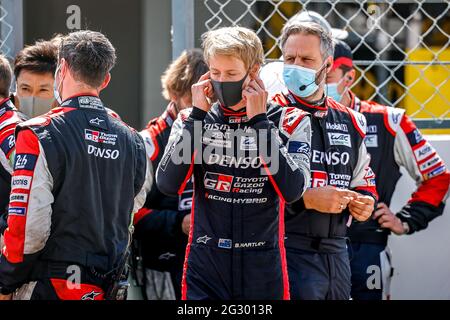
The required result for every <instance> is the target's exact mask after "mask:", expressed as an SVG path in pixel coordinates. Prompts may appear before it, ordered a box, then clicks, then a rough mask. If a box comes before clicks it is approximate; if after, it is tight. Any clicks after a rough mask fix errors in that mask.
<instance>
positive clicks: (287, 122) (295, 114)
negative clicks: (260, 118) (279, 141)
mask: <svg viewBox="0 0 450 320" xmlns="http://www.w3.org/2000/svg"><path fill="white" fill-rule="evenodd" d="M310 117H311V115H310V114H309V113H308V112H306V111H303V110H301V109H299V108H296V107H292V106H285V107H283V106H280V105H278V104H273V103H272V104H270V105H269V107H268V109H267V118H268V119H269V120H270V121H272V122H273V123H274V124H275V125H276V126H277V127H278V128H279V129H280V131H281V132H282V133H283V134H285V135H287V136H290V135H292V134H293V132H294V131H295V129H297V127H299V126H300V124H301V123H302V120H303V119H305V118H310Z"/></svg>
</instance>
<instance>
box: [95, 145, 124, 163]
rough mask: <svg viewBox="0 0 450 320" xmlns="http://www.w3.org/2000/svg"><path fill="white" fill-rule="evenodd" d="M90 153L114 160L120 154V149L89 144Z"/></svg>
mask: <svg viewBox="0 0 450 320" xmlns="http://www.w3.org/2000/svg"><path fill="white" fill-rule="evenodd" d="M88 154H91V155H94V156H95V157H97V158H103V159H112V160H116V159H117V158H119V156H120V152H119V150H112V149H104V148H97V147H95V146H92V145H88Z"/></svg>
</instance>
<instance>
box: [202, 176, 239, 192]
mask: <svg viewBox="0 0 450 320" xmlns="http://www.w3.org/2000/svg"><path fill="white" fill-rule="evenodd" d="M204 183H205V188H206V189H211V190H216V191H222V192H230V191H231V186H232V185H233V176H228V175H225V174H217V173H212V172H206V173H205V179H204Z"/></svg>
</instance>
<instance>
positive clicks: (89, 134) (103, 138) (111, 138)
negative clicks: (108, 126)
mask: <svg viewBox="0 0 450 320" xmlns="http://www.w3.org/2000/svg"><path fill="white" fill-rule="evenodd" d="M84 139H86V140H88V141H93V142H97V143H104V144H110V145H115V144H116V140H117V134H109V133H104V132H101V131H96V130H90V129H85V130H84Z"/></svg>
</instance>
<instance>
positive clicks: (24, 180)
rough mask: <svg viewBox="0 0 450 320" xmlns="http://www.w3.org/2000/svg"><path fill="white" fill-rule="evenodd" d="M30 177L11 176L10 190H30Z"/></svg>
mask: <svg viewBox="0 0 450 320" xmlns="http://www.w3.org/2000/svg"><path fill="white" fill-rule="evenodd" d="M30 187H31V177H29V176H13V177H12V180H11V189H12V190H14V189H24V190H30Z"/></svg>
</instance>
